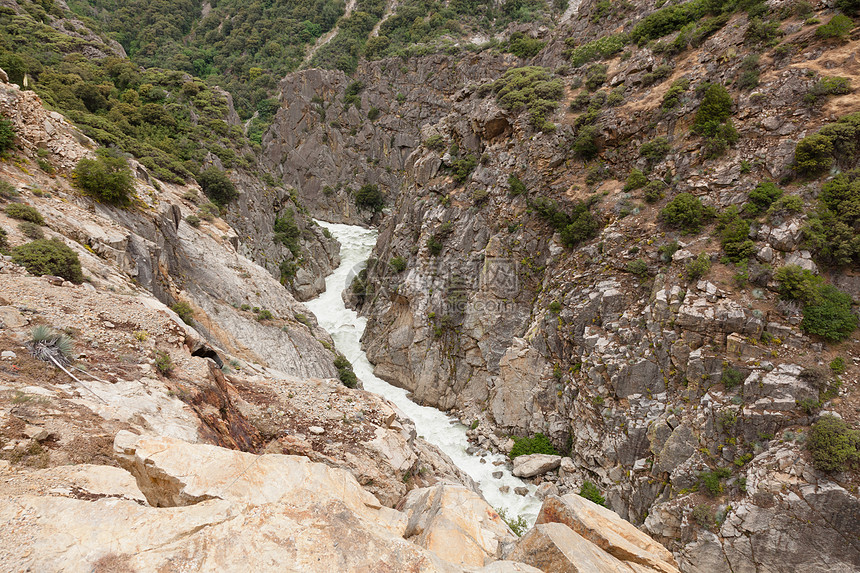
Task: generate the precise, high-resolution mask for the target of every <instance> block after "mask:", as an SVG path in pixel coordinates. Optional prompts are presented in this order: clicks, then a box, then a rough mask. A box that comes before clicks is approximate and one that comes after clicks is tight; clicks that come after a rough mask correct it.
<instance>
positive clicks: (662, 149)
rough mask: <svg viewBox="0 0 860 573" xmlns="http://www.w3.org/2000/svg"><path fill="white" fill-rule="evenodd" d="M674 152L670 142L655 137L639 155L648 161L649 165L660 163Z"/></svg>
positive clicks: (644, 144) (642, 148) (646, 143)
mask: <svg viewBox="0 0 860 573" xmlns="http://www.w3.org/2000/svg"><path fill="white" fill-rule="evenodd" d="M670 151H672V146H671V145H670V144H669V140H668V139H666V138H665V137H655V138H654V139H652V140H651V141H647V142H645V143H643V144H642V146H641V147H640V148H639V155H640V156H641V157H644V158H646V159H647V160H648V163H649V164H654V163H659V162H660V161H663V159H664V158H665V157H666V156H667V155H668V154H669V152H670Z"/></svg>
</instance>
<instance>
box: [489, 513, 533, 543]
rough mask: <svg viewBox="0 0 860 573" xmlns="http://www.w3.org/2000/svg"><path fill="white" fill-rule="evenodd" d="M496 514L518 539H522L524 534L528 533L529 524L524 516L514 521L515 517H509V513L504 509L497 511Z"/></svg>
mask: <svg viewBox="0 0 860 573" xmlns="http://www.w3.org/2000/svg"><path fill="white" fill-rule="evenodd" d="M496 513H498V514H499V517H501V518H502V521H504V522H505V524H506V525H507V526H508V527H509V528H510V529H511V531H512V532H513V533H514V535H516V536H517V537H522V536H523V533H525V532H526V531H528V528H529V522H528V521H526V518H525V517H523V516H522V515H518V516H517V517H516V519H514V518H513V517H508V512H507V511H506V510H505V508H503V507H501V508H499V509H496Z"/></svg>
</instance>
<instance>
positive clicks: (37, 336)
mask: <svg viewBox="0 0 860 573" xmlns="http://www.w3.org/2000/svg"><path fill="white" fill-rule="evenodd" d="M37 345H38V346H41V347H47V348H49V349H51V350H54V351H56V352H57V353H59V355H56V354H54V357H55V358H61V359H62V358H64V359H66V360H69V359H71V358H72V357H73V352H74V349H75V344H74V342H72V339H71V338H70V337H69V336H68V335H66V334H63V333H62V332H57V331H56V330H54V329H53V328H51V327H50V326H47V325H45V324H40V325H38V326H34V327H33V329H32V330H31V331H30V340H29V344H28V346H29V347H30V348H31V349H32V350H35V349H36V347H37ZM51 354H53V353H51ZM40 355H41V353H39V352H36V356H37V357H38V358H40V360H43V358H41V357H40Z"/></svg>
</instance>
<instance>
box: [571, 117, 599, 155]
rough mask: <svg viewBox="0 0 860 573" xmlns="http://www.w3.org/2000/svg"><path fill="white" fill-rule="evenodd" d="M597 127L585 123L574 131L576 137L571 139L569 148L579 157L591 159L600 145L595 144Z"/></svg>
mask: <svg viewBox="0 0 860 573" xmlns="http://www.w3.org/2000/svg"><path fill="white" fill-rule="evenodd" d="M597 134H598V130H597V127H595V126H594V125H586V126H583V127H581V128H579V130H578V131H577V133H576V139H574V140H573V145H572V146H571V149H572V150H573V153H574V154H575V155H576V156H577V157H579V158H580V159H584V160H586V161H587V160H589V159H593V158H594V157H596V156H597V154H598V153H600V146H599V145H598V144H597Z"/></svg>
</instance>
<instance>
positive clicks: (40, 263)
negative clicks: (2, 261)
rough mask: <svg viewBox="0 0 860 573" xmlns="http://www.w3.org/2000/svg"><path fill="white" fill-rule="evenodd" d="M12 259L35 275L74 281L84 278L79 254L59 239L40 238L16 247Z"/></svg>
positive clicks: (80, 280) (77, 281) (78, 281)
mask: <svg viewBox="0 0 860 573" xmlns="http://www.w3.org/2000/svg"><path fill="white" fill-rule="evenodd" d="M12 261H13V262H15V263H17V264H19V265H21V266H22V267H24V268H26V269H27V272H29V273H30V274H33V275H37V276H41V275H55V276H58V277H63V278H64V279H66V280H68V281H71V282H73V283H80V282H82V281H83V280H84V275H83V273H82V272H81V261H80V259H78V254H77V253H76V252H75V251H73V250H72V249H71V248H70V247H68V246H66V244H65V243H63V242H62V241H61V240H59V239H38V240H35V241H32V242H30V243H27V244H25V245H21V246H20V247H15V248H14V249H12Z"/></svg>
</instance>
